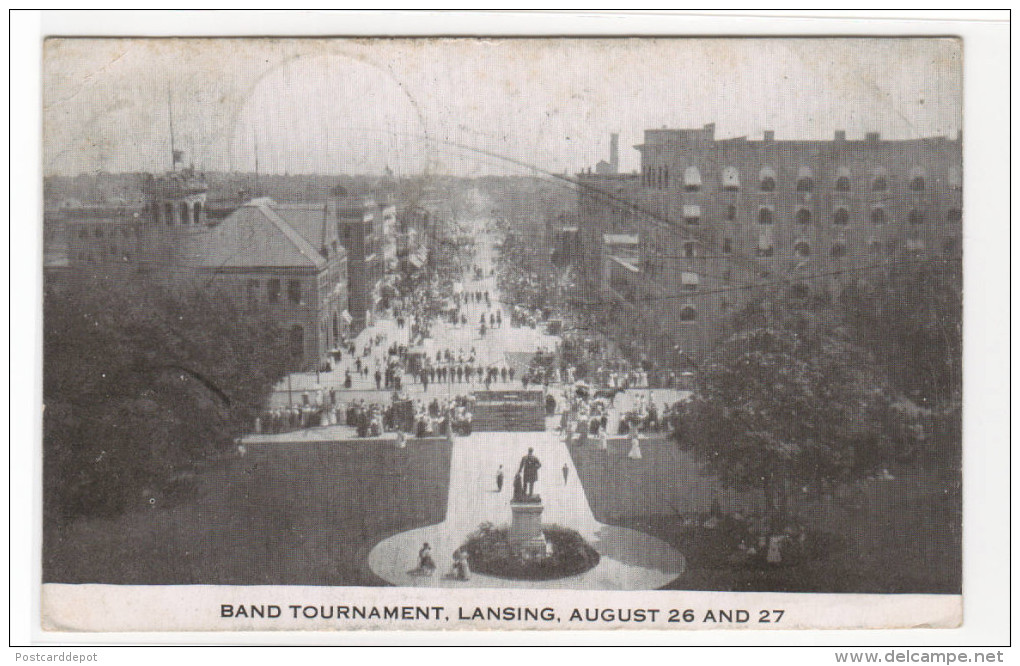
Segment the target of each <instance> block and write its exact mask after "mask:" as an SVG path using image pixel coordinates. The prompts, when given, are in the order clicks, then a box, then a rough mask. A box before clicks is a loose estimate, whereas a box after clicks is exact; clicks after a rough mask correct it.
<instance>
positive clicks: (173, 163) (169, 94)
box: [166, 87, 177, 171]
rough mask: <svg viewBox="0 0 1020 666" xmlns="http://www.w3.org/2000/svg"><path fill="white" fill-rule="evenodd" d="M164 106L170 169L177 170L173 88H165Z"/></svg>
mask: <svg viewBox="0 0 1020 666" xmlns="http://www.w3.org/2000/svg"><path fill="white" fill-rule="evenodd" d="M166 106H167V112H168V115H169V117H170V170H171V171H177V144H176V142H175V141H174V96H173V89H172V88H170V87H167V89H166Z"/></svg>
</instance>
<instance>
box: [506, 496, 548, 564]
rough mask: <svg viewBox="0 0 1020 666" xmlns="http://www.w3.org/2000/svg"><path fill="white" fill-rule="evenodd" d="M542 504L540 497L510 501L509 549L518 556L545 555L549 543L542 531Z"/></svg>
mask: <svg viewBox="0 0 1020 666" xmlns="http://www.w3.org/2000/svg"><path fill="white" fill-rule="evenodd" d="M544 509H545V507H544V506H543V505H542V499H541V498H540V497H531V498H529V499H528V501H524V502H511V504H510V510H511V511H512V512H513V522H512V523H510V550H511V551H512V552H513V554H514V555H516V556H518V557H524V558H525V559H531V558H536V557H546V556H547V555H548V554H549V545H548V544H547V543H546V540H545V535H544V534H543V533H542V511H543V510H544Z"/></svg>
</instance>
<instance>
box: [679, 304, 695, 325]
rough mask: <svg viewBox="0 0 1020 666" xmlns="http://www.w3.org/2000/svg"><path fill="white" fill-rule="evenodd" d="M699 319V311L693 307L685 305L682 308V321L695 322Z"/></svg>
mask: <svg viewBox="0 0 1020 666" xmlns="http://www.w3.org/2000/svg"><path fill="white" fill-rule="evenodd" d="M697 318H698V311H697V310H696V309H694V306H693V305H684V306H682V307H681V308H680V321H695V320H697Z"/></svg>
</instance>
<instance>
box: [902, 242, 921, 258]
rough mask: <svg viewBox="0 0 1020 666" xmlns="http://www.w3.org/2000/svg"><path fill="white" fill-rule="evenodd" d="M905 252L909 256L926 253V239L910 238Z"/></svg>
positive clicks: (904, 249)
mask: <svg viewBox="0 0 1020 666" xmlns="http://www.w3.org/2000/svg"><path fill="white" fill-rule="evenodd" d="M903 253H904V254H906V255H907V256H918V255H921V254H923V253H924V241H923V240H921V239H920V238H908V239H907V242H906V243H905V244H904V247H903Z"/></svg>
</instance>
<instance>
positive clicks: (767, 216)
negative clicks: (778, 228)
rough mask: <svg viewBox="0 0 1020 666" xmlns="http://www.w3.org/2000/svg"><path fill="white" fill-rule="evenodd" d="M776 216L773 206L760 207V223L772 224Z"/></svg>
mask: <svg viewBox="0 0 1020 666" xmlns="http://www.w3.org/2000/svg"><path fill="white" fill-rule="evenodd" d="M774 216H775V215H774V213H773V212H772V209H771V208H769V207H767V206H762V207H761V208H759V209H758V224H772V220H773V217H774Z"/></svg>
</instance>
